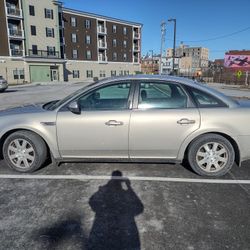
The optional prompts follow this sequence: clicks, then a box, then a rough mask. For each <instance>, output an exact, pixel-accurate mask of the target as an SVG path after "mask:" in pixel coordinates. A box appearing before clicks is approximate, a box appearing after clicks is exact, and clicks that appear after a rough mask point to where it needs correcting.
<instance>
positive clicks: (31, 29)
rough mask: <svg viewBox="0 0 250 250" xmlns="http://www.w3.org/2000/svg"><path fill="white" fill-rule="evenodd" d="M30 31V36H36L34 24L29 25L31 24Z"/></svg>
mask: <svg viewBox="0 0 250 250" xmlns="http://www.w3.org/2000/svg"><path fill="white" fill-rule="evenodd" d="M30 31H31V35H32V36H36V26H34V25H31V26H30Z"/></svg>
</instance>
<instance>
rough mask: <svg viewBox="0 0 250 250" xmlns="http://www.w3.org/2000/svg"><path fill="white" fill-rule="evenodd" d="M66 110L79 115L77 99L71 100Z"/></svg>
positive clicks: (79, 109)
mask: <svg viewBox="0 0 250 250" xmlns="http://www.w3.org/2000/svg"><path fill="white" fill-rule="evenodd" d="M68 110H69V111H70V112H72V113H74V114H77V115H80V114H81V108H80V106H79V104H78V102H77V101H73V102H71V103H70V104H69V105H68Z"/></svg>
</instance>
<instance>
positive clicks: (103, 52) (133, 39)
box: [63, 8, 141, 80]
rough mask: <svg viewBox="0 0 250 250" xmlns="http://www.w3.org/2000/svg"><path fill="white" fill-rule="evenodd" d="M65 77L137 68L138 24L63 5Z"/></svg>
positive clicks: (123, 72)
mask: <svg viewBox="0 0 250 250" xmlns="http://www.w3.org/2000/svg"><path fill="white" fill-rule="evenodd" d="M63 20H64V35H65V60H66V70H67V72H68V80H76V79H80V80H86V79H89V78H90V79H91V78H93V77H95V78H98V79H100V78H103V77H107V76H116V75H128V74H134V73H135V72H136V71H140V70H141V66H140V53H141V24H139V23H133V22H128V21H124V20H120V19H115V18H111V17H105V16H100V15H96V14H92V13H87V12H82V11H76V10H72V9H66V8H64V9H63Z"/></svg>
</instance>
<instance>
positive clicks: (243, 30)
mask: <svg viewBox="0 0 250 250" xmlns="http://www.w3.org/2000/svg"><path fill="white" fill-rule="evenodd" d="M249 29H250V26H249V27H246V28H245V29H242V30H238V31H235V32H232V33H229V34H226V35H222V36H217V37H213V38H208V39H202V40H193V41H183V42H187V43H198V42H208V41H214V40H219V39H224V38H227V37H230V36H234V35H237V34H239V33H242V32H245V31H247V30H249Z"/></svg>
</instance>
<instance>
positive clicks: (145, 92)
mask: <svg viewBox="0 0 250 250" xmlns="http://www.w3.org/2000/svg"><path fill="white" fill-rule="evenodd" d="M186 107H187V96H186V94H185V93H184V92H183V90H182V89H181V88H180V87H179V86H178V85H175V84H172V83H153V82H152V83H140V91H139V104H138V108H139V109H144V108H165V109H175V108H186Z"/></svg>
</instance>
